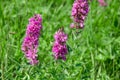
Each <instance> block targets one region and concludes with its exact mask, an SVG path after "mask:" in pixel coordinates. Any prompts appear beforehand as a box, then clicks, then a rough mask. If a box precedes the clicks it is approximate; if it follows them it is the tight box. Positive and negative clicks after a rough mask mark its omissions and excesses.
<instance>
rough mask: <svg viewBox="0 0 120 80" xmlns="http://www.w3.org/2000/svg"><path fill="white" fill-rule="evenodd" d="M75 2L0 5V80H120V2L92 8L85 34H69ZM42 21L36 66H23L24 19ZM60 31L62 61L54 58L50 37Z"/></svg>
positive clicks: (1, 1)
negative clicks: (64, 45)
mask: <svg viewBox="0 0 120 80" xmlns="http://www.w3.org/2000/svg"><path fill="white" fill-rule="evenodd" d="M73 1H74V0H0V80H119V79H120V0H107V3H108V6H107V7H101V6H99V4H98V2H97V0H93V2H92V3H90V12H89V14H88V17H87V18H86V21H85V28H84V29H83V30H77V33H76V29H70V27H69V25H70V23H71V22H72V20H71V8H72V3H73ZM35 13H39V14H41V15H42V18H43V30H42V34H41V37H40V39H39V50H38V59H39V61H40V62H39V64H38V65H36V66H31V65H29V64H28V63H27V60H26V58H25V57H24V54H23V52H22V51H21V44H22V41H23V38H24V36H25V30H26V26H27V24H28V19H29V18H30V17H31V16H33V15H34V14H35ZM62 26H64V28H65V32H66V33H67V34H68V37H69V38H68V41H67V45H68V49H69V52H68V55H67V56H66V57H67V60H66V61H62V60H57V61H55V60H54V58H53V57H52V52H51V48H52V44H53V41H54V39H53V35H54V33H55V32H56V31H57V30H58V29H59V28H60V27H62Z"/></svg>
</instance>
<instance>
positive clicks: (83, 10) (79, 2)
mask: <svg viewBox="0 0 120 80" xmlns="http://www.w3.org/2000/svg"><path fill="white" fill-rule="evenodd" d="M88 12H89V6H88V0H75V1H74V3H73V7H72V14H71V15H72V18H73V20H74V23H72V24H71V28H73V27H76V28H83V27H84V20H85V18H86V16H87V15H88Z"/></svg>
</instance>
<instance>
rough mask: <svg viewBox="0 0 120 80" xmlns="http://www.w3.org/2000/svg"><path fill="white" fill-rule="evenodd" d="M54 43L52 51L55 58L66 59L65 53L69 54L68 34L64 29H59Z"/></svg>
mask: <svg viewBox="0 0 120 80" xmlns="http://www.w3.org/2000/svg"><path fill="white" fill-rule="evenodd" d="M54 39H55V42H54V45H53V48H52V52H53V53H54V54H53V56H54V58H55V59H56V60H57V59H63V60H66V57H65V55H66V54H67V52H68V51H67V46H66V41H67V35H66V34H65V33H64V32H63V29H59V30H58V31H57V32H56V33H55V35H54Z"/></svg>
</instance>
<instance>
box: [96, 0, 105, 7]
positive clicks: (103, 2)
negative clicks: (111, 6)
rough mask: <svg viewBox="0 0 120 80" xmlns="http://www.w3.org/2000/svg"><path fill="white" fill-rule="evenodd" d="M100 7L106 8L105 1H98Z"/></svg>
mask: <svg viewBox="0 0 120 80" xmlns="http://www.w3.org/2000/svg"><path fill="white" fill-rule="evenodd" d="M98 2H99V4H100V6H107V3H106V2H105V0H98Z"/></svg>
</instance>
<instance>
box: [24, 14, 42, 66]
mask: <svg viewBox="0 0 120 80" xmlns="http://www.w3.org/2000/svg"><path fill="white" fill-rule="evenodd" d="M41 29H42V18H41V15H39V14H36V15H35V16H33V17H32V18H30V19H29V24H28V26H27V29H26V36H25V38H24V41H23V44H22V51H23V52H24V53H25V56H26V58H27V59H28V60H29V62H30V64H32V65H35V64H37V63H38V60H37V54H36V53H37V48H38V40H39V36H40V30H41Z"/></svg>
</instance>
